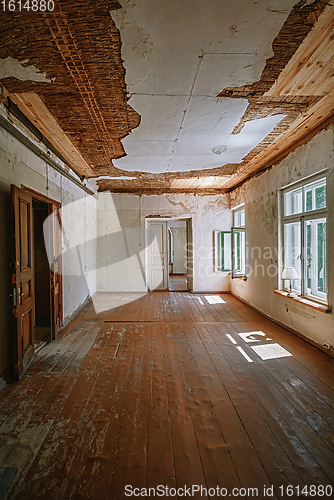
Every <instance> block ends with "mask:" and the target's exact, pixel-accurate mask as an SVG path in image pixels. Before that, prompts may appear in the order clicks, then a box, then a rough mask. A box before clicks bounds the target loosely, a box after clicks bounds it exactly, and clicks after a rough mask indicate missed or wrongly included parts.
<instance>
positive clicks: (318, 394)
mask: <svg viewBox="0 0 334 500" xmlns="http://www.w3.org/2000/svg"><path fill="white" fill-rule="evenodd" d="M95 306H96V310H95ZM95 306H94V304H90V305H88V306H87V307H86V310H85V312H84V313H83V315H82V316H81V317H80V318H76V319H75V320H74V321H73V323H72V324H70V325H68V326H67V327H66V329H64V330H63V331H62V332H60V335H59V340H58V341H56V342H52V343H50V344H48V345H46V346H45V347H44V348H42V349H41V350H40V351H39V352H38V354H37V356H36V359H35V361H34V362H33V364H32V365H31V366H30V367H29V369H28V372H27V373H26V374H25V375H24V376H23V378H22V379H21V380H20V381H19V382H17V383H16V384H12V385H10V386H8V387H7V388H6V389H5V390H4V391H3V392H2V393H1V394H0V467H4V468H6V467H7V468H13V470H15V471H17V473H16V477H15V479H14V481H13V483H12V485H11V488H10V490H9V492H8V494H7V496H5V497H3V498H4V500H11V499H20V500H21V499H22V500H83V499H86V500H107V499H110V500H114V499H115V500H116V499H123V498H127V496H126V494H125V493H126V492H125V487H126V486H127V485H130V486H131V488H135V487H136V488H139V489H141V488H157V487H158V486H159V485H162V486H163V487H164V488H165V487H168V488H183V487H184V486H187V487H190V488H191V487H192V485H196V486H198V487H199V488H200V487H202V488H207V489H210V488H216V487H217V486H218V487H220V488H226V492H227V497H229V495H230V494H231V493H232V490H233V488H244V490H241V493H240V494H239V495H238V496H234V498H245V499H251V498H254V497H256V498H263V499H264V498H274V499H281V498H289V497H287V496H286V495H285V496H284V495H283V496H282V492H281V489H282V487H283V488H284V489H286V488H287V487H290V488H291V487H294V488H295V492H296V488H297V487H299V488H300V489H301V488H302V487H303V486H305V485H307V486H308V487H309V486H310V485H315V486H319V485H324V486H326V485H331V486H332V487H333V488H334V467H333V464H334V376H333V368H334V360H333V358H331V357H330V356H328V355H326V354H325V353H323V352H321V351H320V350H318V349H316V348H314V347H312V346H311V345H309V344H307V343H306V342H304V341H303V340H301V339H300V338H298V337H296V336H294V335H292V334H291V333H289V332H288V331H286V330H285V329H284V328H281V327H279V326H278V325H276V324H273V323H272V322H270V321H269V320H268V319H265V318H263V317H262V316H261V315H260V314H258V313H257V312H255V311H253V310H252V309H251V308H249V307H248V306H247V305H245V304H243V303H241V302H240V301H238V300H237V299H236V298H235V297H232V296H230V295H227V294H214V293H211V294H205V293H204V294H203V293H202V294H191V293H187V292H156V293H153V292H152V293H148V294H131V296H130V295H127V294H120V295H119V296H118V295H117V294H98V296H97V299H96V301H95ZM261 349H262V350H261ZM277 349H278V350H277ZM4 470H5V469H4ZM0 484H1V483H0ZM289 485H290V486H289ZM264 487H266V488H269V487H270V488H271V487H273V490H272V494H270V496H266V495H264V493H263V488H264ZM248 488H254V489H255V488H257V495H255V494H252V492H251V490H250V492H249V491H247V490H248ZM137 491H140V490H137ZM172 491H173V490H172ZM0 493H1V492H0ZM143 495H145V491H144V490H143ZM141 497H142V496H141ZM150 497H152V498H160V497H159V496H157V495H156V496H154V495H152V491H151V494H150V496H149V495H147V498H150ZM312 497H313V498H329V497H328V496H327V497H326V496H325V495H318V496H317V495H313V496H312ZM0 498H1V495H0ZM178 498H182V495H181V492H180V495H179V497H178ZM192 498H208V497H205V496H204V495H201V492H200V491H194V494H193V496H192ZM210 498H219V497H218V496H217V495H216V494H214V493H213V490H212V491H211V496H210ZM290 498H297V496H296V495H295V494H293V495H292V496H290Z"/></svg>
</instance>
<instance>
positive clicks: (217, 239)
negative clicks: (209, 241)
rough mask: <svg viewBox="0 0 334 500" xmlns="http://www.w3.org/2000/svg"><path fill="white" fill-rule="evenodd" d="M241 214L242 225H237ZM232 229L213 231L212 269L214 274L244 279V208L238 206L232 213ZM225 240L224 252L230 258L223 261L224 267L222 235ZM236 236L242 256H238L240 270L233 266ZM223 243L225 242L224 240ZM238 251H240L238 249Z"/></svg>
mask: <svg viewBox="0 0 334 500" xmlns="http://www.w3.org/2000/svg"><path fill="white" fill-rule="evenodd" d="M241 212H243V223H242V224H238V222H237V219H238V214H240V213H241ZM232 216H233V219H232V221H233V222H232V227H231V230H230V231H214V267H215V272H219V271H221V272H230V273H231V276H232V278H245V277H246V232H245V206H244V205H239V206H238V207H236V208H235V209H233V211H232ZM223 234H224V237H225V238H226V243H227V244H226V246H225V245H224V252H225V251H227V252H230V258H227V259H224V261H226V263H227V264H228V265H227V266H226V267H224V266H223V253H222V252H223V249H222V247H223V245H222V235H223ZM236 234H240V235H241V241H242V245H241V251H242V255H239V259H241V262H242V266H241V267H242V269H237V268H236V267H237V266H236V265H235V261H236V258H237V256H236V251H237V250H236V248H235V243H234V242H235V236H236ZM224 241H225V240H224ZM239 250H240V249H239Z"/></svg>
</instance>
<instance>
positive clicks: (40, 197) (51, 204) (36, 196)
mask: <svg viewBox="0 0 334 500" xmlns="http://www.w3.org/2000/svg"><path fill="white" fill-rule="evenodd" d="M21 189H22V190H23V191H25V192H26V193H29V194H30V195H31V196H32V199H33V200H37V201H42V202H43V203H45V204H47V205H48V211H49V216H50V215H51V214H52V213H54V212H55V211H56V212H57V214H59V210H60V209H61V203H60V202H58V201H56V200H54V199H53V198H49V197H48V196H45V195H44V194H42V193H39V192H38V191H35V190H33V189H31V188H29V187H27V186H24V185H22V186H21ZM58 222H59V226H60V229H61V219H60V215H59V218H58ZM55 235H57V233H56V231H54V232H53V236H55ZM57 237H58V239H57V240H56V241H55V245H56V246H57V248H58V249H60V252H59V254H58V255H59V260H60V262H59V266H58V270H56V269H51V267H50V266H49V282H50V297H51V300H50V313H51V335H50V340H56V339H57V337H58V331H59V327H60V325H61V324H62V321H63V276H62V262H61V248H62V241H59V239H60V238H61V235H58V236H57ZM49 244H51V234H49ZM55 272H56V274H57V284H58V286H59V293H58V298H59V314H58V316H56V315H55V313H54V309H55V307H54V305H55V304H54V303H55V295H54V288H55ZM34 302H35V293H34ZM57 318H59V320H60V324H59V323H58V324H57Z"/></svg>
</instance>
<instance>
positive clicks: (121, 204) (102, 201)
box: [97, 193, 231, 291]
mask: <svg viewBox="0 0 334 500" xmlns="http://www.w3.org/2000/svg"><path fill="white" fill-rule="evenodd" d="M97 213H98V239H97V245H98V246H97V262H98V264H97V267H98V269H97V290H99V291H119V290H128V291H134V290H136V291H137V290H138V291H144V290H146V275H145V272H146V263H145V218H146V217H149V216H155V215H161V216H165V217H166V216H172V217H191V219H192V225H193V257H194V258H193V261H194V270H193V283H194V291H225V290H229V283H230V276H229V275H228V273H222V272H218V273H216V272H214V262H213V231H214V230H229V229H230V227H231V211H230V209H229V197H228V195H220V196H205V197H202V196H196V195H159V196H158V195H154V196H142V197H141V196H133V195H123V194H110V193H100V195H99V199H98V202H97Z"/></svg>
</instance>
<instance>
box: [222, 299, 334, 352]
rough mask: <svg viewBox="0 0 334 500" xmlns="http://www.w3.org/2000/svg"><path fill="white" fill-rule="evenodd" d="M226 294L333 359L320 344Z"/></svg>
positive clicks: (242, 300) (328, 350)
mask: <svg viewBox="0 0 334 500" xmlns="http://www.w3.org/2000/svg"><path fill="white" fill-rule="evenodd" d="M228 293H230V294H231V295H233V297H235V298H236V299H238V300H240V302H243V303H244V304H246V306H248V307H250V308H251V309H253V311H256V312H257V313H258V314H261V316H263V317H264V318H266V319H268V320H269V321H272V323H275V325H278V326H280V327H281V328H284V330H287V331H288V332H290V333H292V334H293V335H295V336H296V337H298V338H300V339H301V340H304V342H307V343H308V344H310V345H311V346H312V347H316V348H317V349H319V350H320V351H322V352H324V353H325V354H328V356H331V357H332V358H334V352H332V351H331V350H330V349H328V348H326V347H324V346H323V345H321V344H318V343H317V342H315V341H314V340H312V339H310V338H308V337H306V336H305V335H303V334H302V333H300V332H298V331H297V330H294V329H293V328H290V327H289V326H287V325H285V324H284V323H281V321H278V320H277V319H275V318H272V317H271V316H269V315H268V314H266V313H264V312H263V311H261V310H260V309H257V308H256V307H255V306H253V305H252V304H250V303H249V302H247V300H245V299H243V298H241V297H239V295H237V294H236V293H234V292H228Z"/></svg>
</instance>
